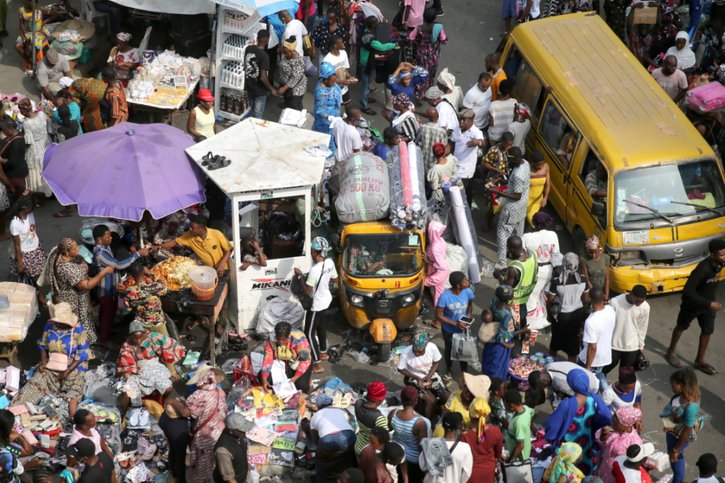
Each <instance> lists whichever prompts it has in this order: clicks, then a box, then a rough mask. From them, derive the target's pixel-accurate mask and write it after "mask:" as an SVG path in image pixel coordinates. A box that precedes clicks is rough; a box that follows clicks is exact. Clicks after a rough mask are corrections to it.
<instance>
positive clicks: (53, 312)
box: [48, 302, 78, 327]
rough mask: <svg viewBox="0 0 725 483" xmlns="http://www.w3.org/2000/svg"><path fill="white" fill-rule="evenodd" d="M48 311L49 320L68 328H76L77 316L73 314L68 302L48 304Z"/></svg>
mask: <svg viewBox="0 0 725 483" xmlns="http://www.w3.org/2000/svg"><path fill="white" fill-rule="evenodd" d="M48 311H49V312H50V319H49V320H51V321H53V322H58V323H60V324H63V325H67V326H69V327H78V316H77V315H76V314H75V313H73V307H71V305H70V304H69V303H68V302H61V303H59V304H55V305H54V304H48Z"/></svg>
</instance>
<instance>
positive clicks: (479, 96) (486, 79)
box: [463, 72, 492, 131]
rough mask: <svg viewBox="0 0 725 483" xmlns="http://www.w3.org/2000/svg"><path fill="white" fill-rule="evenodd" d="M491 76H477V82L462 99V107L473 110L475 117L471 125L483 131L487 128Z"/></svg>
mask: <svg viewBox="0 0 725 483" xmlns="http://www.w3.org/2000/svg"><path fill="white" fill-rule="evenodd" d="M491 96H492V92H491V74H490V73H488V72H484V73H482V74H481V75H479V76H478V82H477V83H475V84H474V85H473V87H471V88H470V89H468V92H466V95H465V96H464V97H463V107H465V108H468V109H473V112H475V113H476V117H474V118H473V124H474V125H475V126H476V127H477V128H478V129H480V130H481V131H483V130H484V129H486V128H487V127H488V108H489V107H490V106H491Z"/></svg>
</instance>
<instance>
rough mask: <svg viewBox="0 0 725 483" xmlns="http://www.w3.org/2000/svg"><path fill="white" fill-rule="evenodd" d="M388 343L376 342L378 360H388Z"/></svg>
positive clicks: (389, 345) (389, 346)
mask: <svg viewBox="0 0 725 483" xmlns="http://www.w3.org/2000/svg"><path fill="white" fill-rule="evenodd" d="M391 345H392V344H390V343H387V344H378V362H388V361H389V360H390V350H391Z"/></svg>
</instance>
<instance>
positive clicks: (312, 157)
mask: <svg viewBox="0 0 725 483" xmlns="http://www.w3.org/2000/svg"><path fill="white" fill-rule="evenodd" d="M329 142H330V135H329V134H322V133H318V132H314V131H309V130H307V129H301V128H298V127H294V126H286V125H283V124H278V123H276V122H270V121H263V120H261V119H254V118H248V119H245V120H244V121H242V122H240V123H238V124H236V125H234V126H232V127H230V128H229V129H226V130H225V131H222V132H220V133H219V134H217V135H215V136H214V137H212V138H209V139H206V140H204V141H202V142H200V143H198V144H195V145H193V146H190V147H188V148H187V149H186V153H187V154H188V155H189V157H191V159H192V160H194V162H196V163H197V164H198V165H199V167H201V169H202V170H203V171H204V174H206V175H207V176H209V177H210V178H211V180H212V181H213V182H214V183H215V184H216V185H217V186H219V188H221V189H222V191H224V192H225V193H226V194H227V195H231V194H234V193H250V192H255V191H262V192H263V191H273V190H281V189H286V188H297V187H302V186H314V185H316V184H318V183H319V182H320V181H321V179H322V170H323V169H324V167H325V153H326V148H327V146H328V144H329ZM318 146H319V147H320V148H322V149H320V148H316V147H318ZM210 152H211V153H212V154H213V155H219V156H226V158H227V159H229V160H230V161H231V164H230V165H229V166H227V167H225V168H218V169H214V170H211V171H210V170H209V169H207V167H205V166H202V162H203V159H202V158H203V157H204V156H205V155H206V154H208V153H210Z"/></svg>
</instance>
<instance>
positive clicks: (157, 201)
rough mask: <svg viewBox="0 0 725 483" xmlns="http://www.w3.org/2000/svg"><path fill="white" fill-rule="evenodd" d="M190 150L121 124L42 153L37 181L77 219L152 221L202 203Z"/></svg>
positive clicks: (180, 136)
mask: <svg viewBox="0 0 725 483" xmlns="http://www.w3.org/2000/svg"><path fill="white" fill-rule="evenodd" d="M0 1H2V0H0ZM192 144H194V141H193V140H192V139H191V138H190V137H189V136H188V135H187V134H186V133H184V132H183V131H181V130H180V129H177V128H175V127H172V126H168V125H166V124H134V123H130V122H124V123H121V124H119V125H117V126H114V127H111V128H108V129H104V130H103V131H96V132H91V133H87V134H83V135H82V136H78V137H75V138H73V139H69V140H68V141H65V142H63V143H62V144H54V145H52V146H50V147H48V149H47V150H46V151H45V160H44V163H43V177H44V178H45V180H46V181H47V182H48V184H49V185H50V188H51V189H52V190H53V193H55V196H57V197H58V201H60V203H61V204H62V205H64V206H65V205H72V204H75V205H78V212H79V213H80V215H81V216H101V217H109V218H119V219H122V220H131V221H140V220H141V217H143V213H144V211H146V210H148V211H149V212H150V213H151V216H153V217H154V218H155V219H157V220H158V219H160V218H163V217H165V216H168V215H170V214H172V213H175V212H177V211H179V210H182V209H184V208H187V207H189V206H191V205H194V204H196V203H203V202H204V201H205V200H206V197H205V195H204V182H203V176H202V174H201V172H200V171H199V168H198V167H197V166H196V165H195V164H194V163H193V162H192V161H191V160H190V159H189V158H188V157H187V155H186V153H185V152H184V149H186V148H188V147H189V146H191V145H192Z"/></svg>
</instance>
